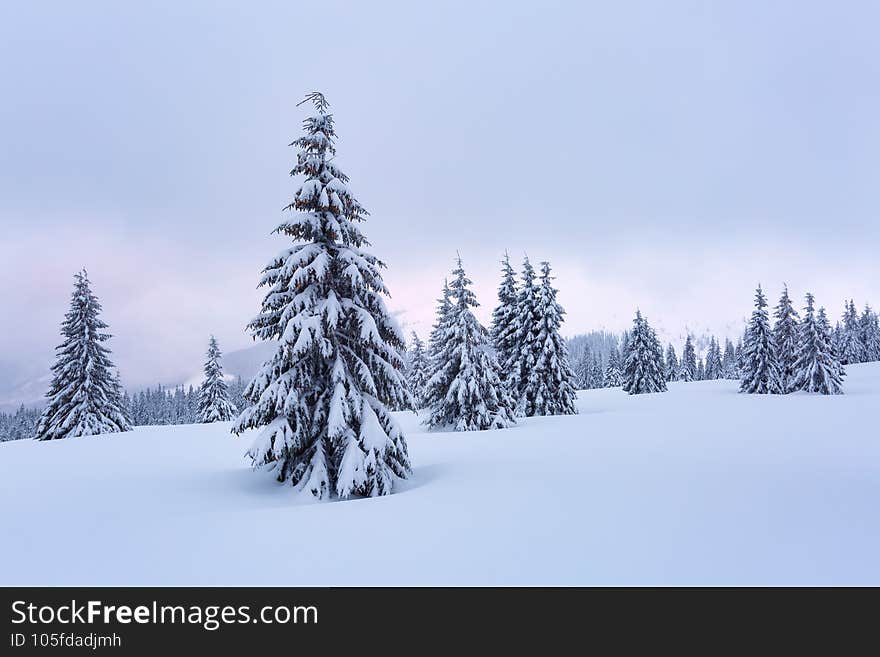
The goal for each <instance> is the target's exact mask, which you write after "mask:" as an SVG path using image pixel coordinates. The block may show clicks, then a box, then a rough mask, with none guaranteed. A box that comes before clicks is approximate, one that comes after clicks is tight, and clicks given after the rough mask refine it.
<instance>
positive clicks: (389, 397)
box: [233, 92, 411, 499]
mask: <svg viewBox="0 0 880 657" xmlns="http://www.w3.org/2000/svg"><path fill="white" fill-rule="evenodd" d="M306 101H309V102H311V103H312V104H313V105H314V107H315V110H316V112H315V114H314V115H313V116H311V117H309V118H307V119H306V120H305V121H304V123H303V127H304V133H305V134H304V135H303V136H302V137H300V138H299V139H297V140H296V141H294V142H293V143H292V144H291V145H292V146H294V147H296V148H297V149H298V153H297V160H296V164H295V165H294V167H293V170H292V171H291V172H290V173H291V175H292V176H301V177H304V179H305V180H304V182H303V183H302V185H301V186H300V187H299V189H298V190H297V192H296V194H295V196H294V200H293V202H292V203H291V204H290V205H289V206H288V207H287V208H286V209H287V210H290V211H292V214H291V216H290V217H289V218H288V219H286V220H284V221H283V222H282V223H281V224H280V225H279V226H278V227H277V228H276V229H275V232H276V233H279V234H281V235H284V236H285V237H287V238H290V239H292V240H293V241H294V244H293V245H292V246H289V247H287V248H286V249H284V250H283V251H282V252H281V253H280V254H279V255H278V256H276V257H275V258H273V259H272V260H271V261H270V262H269V264H268V265H267V266H266V268H265V269H264V270H263V276H262V278H261V280H260V286H261V287H267V288H268V292H267V293H266V296H265V297H264V299H263V305H262V309H261V312H260V314H259V315H257V317H256V318H254V319H253V320H252V321H251V323H250V325H249V327H250V329H251V332H252V335H253V336H254V338H255V339H256V338H260V339H262V340H277V341H278V347H277V349H276V351H275V353H274V355H273V356H272V358H270V359H269V360H268V361H267V362H266V363H265V364H264V365H263V367H262V369H261V370H260V371H259V372H258V373H257V375H256V376H255V377H254V379H253V381H251V383H250V384H249V385H248V387H247V390H245V393H244V395H245V397H246V399H247V400H248V402H250V404H251V405H250V406H249V407H248V408H246V409H245V410H244V411H243V412H242V414H241V415H240V416H239V418H238V420H237V421H236V423H235V425H234V427H233V431H234V432H235V433H237V434H240V433H242V432H244V431H245V430H247V429H250V428H255V429H261V432H260V434H259V436H258V437H257V438H256V440H255V441H254V443H253V445H252V446H251V448H250V450H249V452H248V453H249V455H250V457H251V458H252V459H253V463H254V466H255V467H262V468H268V469H270V470H271V471H272V472H273V473H274V475H275V477H276V478H277V479H278V481H281V482H286V483H289V484H290V485H292V486H294V487H296V489H297V490H300V491H308V492H309V493H311V494H312V495H313V496H314V497H316V498H318V499H326V498H329V497H331V496H334V495H336V496H338V497H340V498H347V497H351V496H364V497H367V496H378V495H386V494H388V493H390V492H391V491H392V488H393V485H394V481H395V479H398V478H405V477H407V475H408V474H409V472H410V462H409V456H408V453H407V445H406V440H405V438H404V435H403V432H402V431H401V429H400V428H399V426H398V425H397V422H396V421H395V419H394V417H393V416H392V415H391V413H390V412H389V410H388V407H389V406H392V407H404V406H407V405H409V404H410V403H411V402H410V398H409V393H408V392H407V389H406V381H405V379H404V376H403V372H402V370H403V367H404V364H403V359H402V357H401V354H400V350H401V349H402V348H403V347H404V344H405V343H404V338H403V335H402V333H401V331H400V328H399V327H398V326H397V323H396V322H395V320H394V319H393V318H392V316H391V314H390V313H389V312H388V310H387V308H386V306H385V301H384V298H383V297H384V296H385V295H387V294H388V291H387V289H386V288H385V284H384V283H383V281H382V275H381V272H380V269H381V268H382V267H384V264H383V263H382V262H381V261H380V260H379V259H377V258H376V257H375V256H373V255H372V254H370V253H368V252H367V251H365V250H364V247H366V246H368V245H369V243H368V242H367V240H366V238H365V237H364V235H363V234H362V233H361V231H360V229H359V228H358V226H357V224H358V223H360V222H362V221H363V220H364V218H365V216H366V215H367V212H366V210H364V208H363V207H362V206H361V204H360V203H359V202H358V201H357V199H356V198H355V197H354V195H353V194H352V192H351V190H350V189H349V186H348V182H349V178H348V176H347V175H346V174H345V173H343V172H342V170H341V169H340V168H339V165H338V164H337V163H336V161H335V157H334V156H335V154H336V146H335V141H336V131H335V128H334V122H333V115H332V114H330V113H329V104H328V103H327V101H326V100H325V98H324V96H323V95H322V94H320V93H317V92H314V93H311V94H309V95H308V96H307V97H306V100H305V101H303V102H306Z"/></svg>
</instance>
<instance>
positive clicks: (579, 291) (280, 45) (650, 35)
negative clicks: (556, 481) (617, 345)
mask: <svg viewBox="0 0 880 657" xmlns="http://www.w3.org/2000/svg"><path fill="white" fill-rule="evenodd" d="M147 5H149V6H147ZM878 7H880V5H877V3H872V2H864V3H857V2H836V3H827V2H822V3H820V2H804V1H800V2H771V3H768V2H764V1H758V2H745V1H737V2H726V3H725V2H672V1H670V2H654V1H646V2H626V1H620V2H583V1H580V2H565V3H564V2H548V1H546V0H545V1H542V2H516V1H513V0H506V1H505V2H497V3H483V2H477V1H475V0H469V1H468V2H462V3H455V2H444V3H429V4H426V3H415V2H401V3H380V2H359V3H355V2H347V3H334V2H326V1H324V2H311V3H299V2H289V1H288V2H278V3H264V2H246V3H245V2H237V3H222V2H168V3H130V2H126V3H120V2H106V3H90V2H85V1H84V0H80V1H79V2H75V3H72V2H52V3H49V2H39V1H32V2H27V3H24V2H20V3H3V5H2V7H0V81H2V99H3V100H2V102H0V137H2V140H0V225H2V254H0V303H2V307H3V309H4V310H3V314H4V316H5V319H4V321H3V322H2V324H3V328H2V336H0V366H4V367H5V368H6V369H7V370H20V369H22V368H28V367H31V368H33V367H34V366H37V367H38V368H44V367H46V366H48V364H49V363H50V362H51V359H52V349H53V347H54V346H55V345H56V344H57V342H58V325H59V323H60V321H61V319H62V318H63V314H64V312H65V310H66V308H67V304H68V297H69V293H70V289H71V285H72V274H73V272H74V271H75V270H76V269H78V268H79V267H82V266H85V267H87V268H88V269H89V272H90V274H91V278H92V280H93V283H94V289H95V292H96V293H97V294H98V295H99V297H100V298H101V300H102V302H103V304H104V318H105V319H106V321H108V322H109V323H110V324H111V328H112V332H113V333H114V335H115V337H114V340H113V342H112V343H111V346H112V348H113V350H114V353H115V355H116V360H117V364H118V365H119V367H120V370H121V372H122V375H123V379H124V380H125V381H126V382H127V383H130V384H142V383H145V382H152V381H158V380H167V379H168V377H171V376H176V375H177V374H178V373H179V372H180V371H181V369H190V370H191V369H193V368H196V369H197V368H198V367H199V365H200V363H201V360H202V354H203V352H204V350H205V347H206V341H207V337H208V335H209V334H210V333H212V332H213V333H215V334H216V335H217V336H218V338H219V340H220V342H221V346H222V347H223V348H224V349H225V350H227V351H228V350H232V349H236V348H240V347H242V346H246V345H247V344H248V341H249V338H248V337H247V336H246V334H245V333H244V326H245V324H246V323H247V321H248V320H249V319H250V318H251V317H252V316H253V315H254V314H256V312H257V311H258V309H259V300H260V297H261V295H260V292H259V291H257V290H256V289H255V285H256V282H257V278H258V276H259V270H260V268H261V267H262V266H263V264H264V263H265V262H266V261H267V260H268V259H269V258H270V257H271V256H272V255H274V254H275V252H276V251H279V250H280V249H282V248H283V247H284V243H283V240H282V239H281V238H279V237H271V236H270V235H269V233H270V231H271V230H272V229H273V228H274V227H275V225H276V224H277V223H278V222H279V220H280V219H281V217H282V214H281V212H280V209H281V207H283V206H284V205H286V204H287V203H288V202H289V200H290V198H291V196H292V194H293V192H294V190H295V181H293V180H291V179H290V178H289V177H288V176H287V173H288V172H289V170H290V168H291V166H292V162H293V158H294V155H295V154H294V151H293V149H291V148H289V147H288V146H287V144H289V143H290V142H291V141H292V140H293V139H294V138H296V136H297V135H298V133H299V130H300V124H301V121H302V119H303V117H304V108H297V107H296V103H297V101H299V100H300V99H301V98H302V97H303V95H304V94H305V93H306V92H308V91H311V90H313V89H319V90H321V91H323V92H324V93H325V94H326V95H327V97H328V99H329V100H330V102H331V104H332V106H333V111H334V114H335V116H336V121H337V128H338V131H339V135H340V138H339V144H338V146H339V155H338V161H339V163H340V164H341V165H342V166H343V168H344V169H345V170H346V171H347V172H348V173H349V174H350V175H351V178H352V182H351V185H352V188H353V190H354V191H355V193H356V194H357V195H358V197H359V198H360V200H361V202H362V203H363V204H364V205H365V206H366V207H367V208H368V209H369V210H370V211H371V213H372V216H371V217H370V219H369V222H368V223H367V224H365V226H364V232H365V233H366V234H367V236H368V237H369V238H370V240H371V241H372V243H373V250H374V252H375V253H376V254H377V255H378V256H379V257H381V258H382V259H384V260H385V261H386V262H387V263H388V270H387V274H386V282H387V284H388V286H389V288H390V290H391V292H392V299H391V300H390V306H391V307H392V308H393V309H395V310H396V311H398V312H399V317H400V320H401V323H403V324H404V325H406V326H407V327H413V328H416V329H417V330H418V331H420V332H421V333H422V334H425V333H426V332H427V329H428V327H429V325H430V322H431V319H432V317H431V315H432V311H433V307H434V299H435V298H436V296H437V295H438V292H439V288H440V285H441V283H442V279H443V277H444V275H445V274H446V272H447V271H448V270H449V269H450V268H451V266H452V259H453V257H454V256H455V252H456V250H459V251H460V252H461V255H462V258H463V259H464V263H465V266H466V268H467V269H468V270H469V273H470V274H471V277H472V278H473V279H474V280H475V283H476V286H475V287H476V292H477V294H478V296H479V298H480V300H481V301H482V302H483V304H484V305H483V308H481V310H483V311H484V313H483V315H482V318H483V319H487V318H488V314H489V311H490V310H491V306H492V305H493V303H494V301H495V287H496V284H497V279H498V260H499V258H500V256H501V255H502V253H503V252H504V250H505V249H507V250H509V251H510V253H511V255H512V256H513V258H514V259H515V260H516V261H517V262H518V261H519V260H520V259H521V257H522V255H523V253H524V252H528V254H529V256H530V257H531V258H532V259H533V260H534V261H536V262H537V261H540V260H543V259H548V260H550V261H551V262H552V264H553V266H554V269H555V271H556V273H557V276H558V278H557V281H556V282H557V285H558V287H559V289H560V301H561V302H562V303H563V305H564V306H565V307H566V309H567V311H568V316H567V323H566V324H565V326H564V330H565V332H566V334H573V333H576V332H582V331H586V330H590V329H596V328H603V327H604V328H608V329H611V330H615V331H616V330H620V329H622V328H624V327H626V326H628V325H629V322H630V320H631V317H632V314H633V311H634V309H635V307H636V306H640V307H641V309H642V310H643V312H645V313H646V314H647V316H648V318H649V320H651V321H652V322H653V323H655V324H657V325H659V326H660V327H662V328H664V329H665V330H666V331H668V332H669V333H671V334H676V333H678V332H681V331H683V330H684V327H685V326H688V327H693V328H703V327H707V328H711V329H713V330H717V331H725V330H731V329H730V327H734V326H738V322H740V321H741V319H742V318H743V317H744V316H746V315H747V314H748V313H749V311H750V306H751V301H752V291H753V288H754V286H755V285H756V284H757V283H758V282H761V283H763V284H764V285H765V287H766V288H767V289H768V292H769V294H770V296H771V297H774V301H775V297H776V296H777V295H778V292H779V290H780V287H781V285H782V283H783V281H787V282H788V284H789V285H790V287H791V292H792V294H793V295H796V296H797V297H798V299H800V298H801V297H802V295H803V293H804V292H805V291H807V290H811V291H813V292H814V293H815V294H816V296H817V300H818V302H819V303H820V304H824V305H827V306H828V307H829V310H830V312H831V315H832V316H833V317H837V316H838V315H839V313H840V311H841V309H842V303H843V299H844V298H845V297H846V298H848V297H850V296H852V297H854V298H855V299H856V302H857V303H858V304H860V305H861V304H863V303H864V302H865V301H871V302H873V303H880V267H878V264H877V250H878V244H880V219H878V217H880V184H878V181H880V127H878V126H880V123H878V117H880V79H878V77H880V75H878V74H880V40H878V39H877V25H878V24H880V15H878V13H880V11H878Z"/></svg>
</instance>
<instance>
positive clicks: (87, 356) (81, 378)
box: [35, 269, 131, 440]
mask: <svg viewBox="0 0 880 657" xmlns="http://www.w3.org/2000/svg"><path fill="white" fill-rule="evenodd" d="M100 312H101V304H100V303H99V302H98V298H97V297H96V296H95V295H94V294H93V293H92V290H91V287H90V284H89V278H88V274H87V273H86V270H85V269H83V270H82V271H81V272H77V273H76V274H75V275H74V286H73V294H72V295H71V300H70V310H69V311H68V312H67V314H66V315H65V319H64V322H62V324H61V334H62V336H63V337H64V341H63V342H62V343H61V344H60V345H59V346H58V347H56V349H55V351H56V354H57V359H56V361H55V364H54V365H53V366H52V372H53V376H52V383H51V385H50V386H49V392H48V393H47V394H46V397H47V398H48V405H47V406H46V408H45V409H44V410H43V412H42V414H41V416H40V421H39V423H38V425H37V428H36V436H35V437H36V439H37V440H56V439H59V438H75V437H77V436H91V435H95V434H101V433H118V432H120V431H129V430H130V429H131V423H130V421H129V419H128V412H127V409H125V407H124V404H123V401H122V386H121V385H120V383H119V375H118V374H117V373H116V370H115V367H114V365H113V363H112V362H111V361H110V350H109V349H108V348H107V347H105V346H104V345H103V343H104V342H106V341H107V340H109V339H110V335H109V334H107V333H103V332H102V331H103V329H106V328H107V324H105V323H104V322H103V321H102V320H101V319H99V318H98V314H99V313H100Z"/></svg>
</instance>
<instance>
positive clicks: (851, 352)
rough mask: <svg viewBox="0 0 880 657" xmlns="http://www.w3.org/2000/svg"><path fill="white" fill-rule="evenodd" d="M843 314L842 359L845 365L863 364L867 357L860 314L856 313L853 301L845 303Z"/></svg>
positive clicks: (840, 346) (840, 347)
mask: <svg viewBox="0 0 880 657" xmlns="http://www.w3.org/2000/svg"><path fill="white" fill-rule="evenodd" d="M844 306H845V310H844V313H843V327H842V330H841V336H840V340H841V342H840V345H839V349H840V357H841V359H842V361H843V364H844V365H850V364H852V363H861V362H862V361H863V360H864V357H865V353H864V351H865V349H864V345H863V344H862V340H861V330H860V327H859V314H858V312H856V304H855V303H854V302H853V300H852V299H850V300H849V303H845V304H844Z"/></svg>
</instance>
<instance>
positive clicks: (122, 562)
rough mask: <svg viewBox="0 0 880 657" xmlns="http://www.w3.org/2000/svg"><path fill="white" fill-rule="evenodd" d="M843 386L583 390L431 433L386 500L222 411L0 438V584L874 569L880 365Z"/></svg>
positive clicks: (413, 444)
mask: <svg viewBox="0 0 880 657" xmlns="http://www.w3.org/2000/svg"><path fill="white" fill-rule="evenodd" d="M846 392H847V394H846V395H844V396H842V397H820V396H811V395H804V394H797V395H791V396H787V397H758V396H745V395H738V394H736V383H735V382H730V381H717V382H705V383H689V384H672V385H671V387H670V391H669V392H668V393H666V394H659V395H643V396H638V397H630V396H628V395H625V394H624V393H622V392H621V391H620V390H619V389H614V390H599V391H589V392H582V393H581V394H580V404H579V406H580V411H581V414H580V415H579V416H576V417H556V418H536V419H530V420H525V421H523V422H522V423H521V425H520V426H519V427H517V428H515V429H510V430H505V431H491V432H480V433H469V434H457V433H446V434H427V433H423V432H421V431H420V429H419V427H418V424H417V421H416V419H415V418H414V417H413V416H412V415H411V414H401V418H402V421H403V422H404V423H405V425H406V427H407V429H408V431H409V434H408V437H409V443H410V451H411V455H412V460H413V463H414V465H415V476H414V477H413V479H412V481H411V482H408V483H407V484H406V486H405V488H403V489H402V490H401V491H400V492H399V493H398V494H395V495H393V496H391V497H387V498H381V499H373V500H356V501H348V502H334V503H326V504H311V503H308V504H304V503H302V502H300V501H297V500H295V499H294V498H293V496H292V494H291V492H290V490H289V489H287V488H283V487H280V486H278V485H276V484H274V482H272V481H271V479H268V478H267V477H266V476H265V475H263V474H257V473H254V472H252V471H251V470H250V468H249V466H248V464H247V462H246V461H245V460H244V459H243V458H242V454H243V452H244V450H245V447H246V441H247V438H240V439H235V438H233V437H231V436H230V435H229V434H228V426H227V425H202V426H199V425H196V426H185V427H155V428H153V427H150V428H140V429H138V430H136V431H135V432H133V433H128V434H118V435H113V436H106V437H93V438H86V439H77V440H65V441H58V442H54V443H36V442H32V441H19V442H14V443H4V444H0V491H2V496H0V526H2V540H0V584H2V585H15V584H27V585H38V584H46V585H62V584H70V585H73V584H91V585H102V584H107V585H124V584H137V585H150V584H156V585H161V584H169V585H170V584H187V585H197V584H205V585H224V584H258V585H259V584H266V585H269V584H275V585H334V584H335V585H344V584H349V585H361V584H377V585H386V584H387V585H415V584H439V585H446V584H450V585H451V584H501V585H508V584H510V585H513V584H558V585H567V584H875V585H877V584H880V514H878V512H877V510H878V502H880V435H878V431H877V414H878V409H880V364H877V363H874V364H870V365H857V366H853V367H850V368H849V377H848V378H847V381H846Z"/></svg>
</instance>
